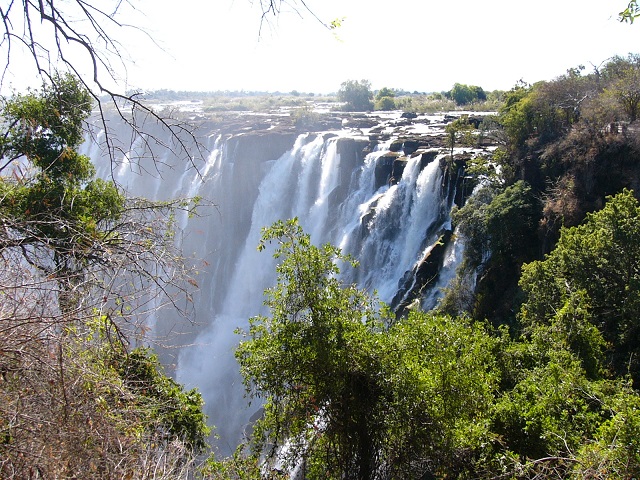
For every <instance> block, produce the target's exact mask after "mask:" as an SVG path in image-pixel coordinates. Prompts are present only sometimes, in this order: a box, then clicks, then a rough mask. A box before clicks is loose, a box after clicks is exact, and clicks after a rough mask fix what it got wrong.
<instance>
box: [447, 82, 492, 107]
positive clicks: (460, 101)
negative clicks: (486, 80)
mask: <svg viewBox="0 0 640 480" xmlns="http://www.w3.org/2000/svg"><path fill="white" fill-rule="evenodd" d="M448 96H449V98H451V99H452V100H453V101H454V102H456V105H468V104H469V103H473V102H476V101H484V100H486V99H487V95H486V93H485V92H484V90H483V89H482V88H481V87H477V86H475V85H465V84H462V83H456V84H454V85H453V88H451V90H450V91H449V92H448Z"/></svg>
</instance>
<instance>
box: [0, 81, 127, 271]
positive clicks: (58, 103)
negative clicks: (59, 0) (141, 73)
mask: <svg viewBox="0 0 640 480" xmlns="http://www.w3.org/2000/svg"><path fill="white" fill-rule="evenodd" d="M55 80H56V81H55V82H54V83H52V85H48V86H44V87H43V88H42V90H41V91H40V92H37V93H29V94H25V95H15V96H14V97H12V98H9V99H6V100H5V101H4V102H3V105H2V118H3V131H4V136H3V137H2V140H1V141H0V149H1V150H0V151H1V153H2V161H3V164H4V165H3V167H2V168H3V170H4V172H3V173H5V172H6V173H8V174H3V175H2V176H1V177H0V198H2V207H1V208H0V218H2V223H3V225H4V226H5V227H6V229H5V232H7V231H9V232H10V234H9V235H8V236H6V237H2V238H0V245H1V246H2V247H3V248H7V247H14V246H18V245H23V246H24V245H39V246H43V245H44V246H46V247H47V248H49V249H50V250H52V252H53V254H54V255H55V257H56V262H58V263H59V264H62V263H65V262H66V260H67V259H69V258H73V259H74V260H76V261H80V262H82V261H83V259H84V258H86V256H87V250H88V247H90V245H91V244H92V243H93V242H94V241H95V240H99V239H102V238H103V237H104V236H105V235H108V232H109V229H110V225H111V224H112V223H113V222H115V221H116V220H118V218H119V217H120V215H121V213H122V210H123V208H124V202H125V199H124V196H123V195H122V194H121V193H120V192H119V191H118V189H117V188H116V187H115V185H113V184H112V183H110V182H106V181H104V180H101V179H96V178H94V176H95V168H94V167H93V165H92V164H91V160H90V159H89V158H88V157H86V156H84V155H80V154H79V153H78V152H77V151H76V149H77V148H78V147H79V146H80V144H81V143H82V141H83V122H84V120H85V119H86V118H87V116H88V115H89V113H90V112H91V97H90V96H89V93H88V92H87V91H86V90H85V89H84V88H83V87H82V86H81V85H80V84H79V83H78V82H77V80H76V79H75V78H73V77H72V76H64V77H57V78H56V79H55ZM8 170H9V171H8ZM7 171H8V172H7ZM39 266H40V267H42V266H43V264H39Z"/></svg>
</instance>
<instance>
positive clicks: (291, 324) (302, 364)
mask: <svg viewBox="0 0 640 480" xmlns="http://www.w3.org/2000/svg"><path fill="white" fill-rule="evenodd" d="M271 241H276V242H277V243H278V247H277V250H276V252H275V256H276V258H280V259H281V260H282V261H281V263H280V264H279V265H278V267H277V270H278V285H277V286H276V287H275V288H273V289H271V290H269V291H268V299H267V301H266V304H267V305H268V306H269V308H270V310H271V314H272V316H271V317H257V318H254V319H252V320H251V327H250V330H249V332H248V334H247V335H248V336H249V340H247V341H244V342H242V343H241V344H240V346H239V347H238V350H237V353H236V356H237V358H238V360H239V363H240V368H241V372H242V375H243V377H244V378H245V382H246V385H247V388H248V389H249V390H250V391H251V392H253V394H254V395H258V396H261V397H263V398H264V399H265V401H266V403H265V417H264V420H263V421H262V422H261V424H260V426H259V428H258V433H257V435H256V440H257V441H258V444H257V448H258V450H260V451H263V450H264V451H265V453H267V454H268V458H270V459H271V462H275V461H276V460H277V459H278V455H280V456H281V457H282V456H285V457H286V458H282V459H280V461H284V463H285V464H287V465H289V467H292V466H293V465H295V464H296V463H297V462H299V461H300V460H301V459H304V462H305V464H306V467H305V468H307V469H308V470H310V471H312V472H314V473H315V475H317V476H318V477H320V476H323V475H329V476H330V475H332V474H331V473H330V472H342V473H343V474H344V475H347V476H348V478H361V479H365V478H371V477H372V475H373V472H374V471H375V459H376V457H377V451H378V449H379V445H380V442H381V441H382V437H381V431H380V428H379V422H380V418H379V415H378V412H379V409H378V406H379V404H380V403H381V402H382V400H383V399H382V391H383V390H382V385H381V382H382V381H383V376H382V375H381V373H382V372H381V365H380V359H379V358H378V357H377V351H376V344H375V341H374V340H375V338H374V336H373V335H369V334H368V332H369V330H370V329H372V328H374V329H375V328H379V327H376V325H377V318H376V314H375V311H374V310H373V300H372V299H370V298H369V297H367V296H366V295H365V294H364V293H363V292H360V291H359V290H357V289H356V288H355V287H353V286H346V287H344V286H343V285H342V284H341V283H340V282H339V280H338V279H337V278H336V274H337V273H338V268H337V266H336V264H335V263H334V260H340V259H343V258H342V257H341V255H340V253H339V251H338V250H337V249H336V248H335V247H332V246H330V245H325V246H323V247H314V246H313V245H311V243H310V238H309V236H308V235H306V234H303V232H302V230H301V227H300V226H299V225H298V224H297V222H296V221H295V220H291V221H288V222H286V223H285V222H277V223H276V224H274V225H273V226H272V227H271V228H269V229H267V230H265V232H264V234H263V240H262V242H261V244H260V249H264V248H266V245H267V244H268V243H269V242H271ZM343 260H344V259H343ZM287 442H289V447H288V449H287V451H286V452H285V451H278V448H280V447H283V446H284V445H285V443H287ZM270 444H271V445H273V447H272V448H269V447H268V445H270ZM323 472H324V474H323ZM336 475H337V476H339V475H338V474H337V473H336ZM325 478H326V477H325Z"/></svg>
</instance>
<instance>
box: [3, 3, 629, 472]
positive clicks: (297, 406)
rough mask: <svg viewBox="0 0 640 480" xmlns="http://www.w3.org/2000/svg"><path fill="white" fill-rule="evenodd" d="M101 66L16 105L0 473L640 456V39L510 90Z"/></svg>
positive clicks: (19, 97) (580, 468) (560, 461)
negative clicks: (260, 84) (219, 85)
mask: <svg viewBox="0 0 640 480" xmlns="http://www.w3.org/2000/svg"><path fill="white" fill-rule="evenodd" d="M293 3H294V4H296V5H297V4H298V3H297V2H293ZM79 4H80V5H84V3H83V2H80V3H79ZM287 4H288V3H287ZM265 5H268V8H267V10H266V11H264V8H265ZM45 6H49V7H51V8H54V7H53V2H45V4H42V3H41V4H40V6H39V7H37V8H40V10H38V9H37V8H36V6H35V5H31V4H30V3H29V4H27V3H25V9H26V10H25V11H26V12H31V11H32V10H30V9H34V8H36V10H37V11H38V12H40V13H42V14H43V15H42V21H43V22H50V21H54V24H56V23H55V21H59V20H57V19H58V18H59V17H57V16H56V15H57V13H56V15H53V16H47V15H45V13H46V12H45V10H43V9H44V8H45ZM262 8H263V14H264V15H266V14H267V13H268V14H276V13H278V12H279V10H276V11H272V9H273V8H275V7H274V3H273V2H272V3H269V4H262ZM47 11H48V10H47ZM89 11H93V10H89ZM55 12H57V10H55V9H54V13H55ZM32 13H33V12H32ZM619 15H620V21H626V22H629V23H633V20H634V19H635V18H637V17H638V16H640V7H638V6H637V5H636V3H635V2H631V3H630V4H629V5H628V8H627V10H624V11H623V12H621V13H620V14H619ZM9 18H10V17H9V16H8V15H7V16H6V18H5V22H6V23H5V27H6V28H7V29H10V28H11V25H12V24H11V22H9V20H8V19H9ZM83 18H84V17H83ZM87 18H89V19H91V18H94V17H92V16H91V15H89V17H87ZM107 18H111V17H109V16H108V15H107ZM342 21H343V20H342V19H340V18H338V19H336V20H334V21H333V22H331V23H329V24H328V25H324V27H326V28H327V30H328V31H329V32H330V33H331V34H333V35H334V36H336V37H339V33H340V25H341V24H342ZM194 22H195V19H194ZM57 25H58V28H59V29H60V30H58V32H59V33H58V35H61V37H57V38H58V40H59V41H60V40H61V38H65V39H67V40H68V41H70V42H72V41H74V40H73V39H75V41H76V43H77V42H80V43H82V42H83V41H84V42H88V40H87V38H88V37H86V36H83V35H77V36H74V35H72V34H71V33H70V31H68V30H65V28H66V27H65V25H66V23H65V22H61V23H57ZM8 31H9V30H8ZM100 31H101V30H99V29H98V32H100ZM62 32H66V36H65V35H63V34H62ZM10 38H14V37H11V36H10ZM15 38H18V37H15ZM20 38H22V42H23V43H24V42H27V44H28V45H32V51H33V52H36V51H37V52H40V53H41V51H40V50H39V49H38V48H37V42H35V40H31V41H28V38H29V36H27V37H20ZM25 38H26V40H25ZM101 38H102V37H101ZM69 39H72V40H69ZM103 40H104V38H103ZM337 40H340V39H339V38H338V39H337ZM30 42H31V43H30ZM109 45H111V47H113V48H115V44H114V45H112V44H109ZM58 48H60V47H58ZM35 58H36V59H37V60H38V61H41V59H42V58H43V57H42V56H41V55H40V54H35ZM91 58H92V60H93V62H92V63H94V64H95V65H98V64H100V65H106V64H108V62H104V63H101V62H99V61H98V60H100V59H102V57H99V56H95V57H91ZM39 68H40V67H39ZM96 68H97V67H96ZM256 73H257V72H256ZM40 74H42V71H40ZM86 78H87V77H86V74H84V76H83V74H82V73H81V71H80V70H74V69H71V71H70V72H66V73H65V72H51V73H48V74H46V75H45V76H44V81H43V85H42V87H41V88H40V89H33V88H27V89H25V90H23V91H17V90H16V91H14V92H13V93H10V94H3V95H2V102H1V103H0V112H1V115H0V118H1V123H2V135H1V136H0V152H1V153H2V155H1V158H0V202H1V203H0V226H1V229H0V260H1V261H2V269H0V293H1V296H0V478H2V479H5V478H6V479H8V480H13V479H45V478H47V479H49V478H50V479H78V478H96V479H127V480H128V479H158V480H159V479H185V480H187V479H203V480H205V479H206V480H214V479H216V480H220V479H249V480H258V479H284V478H287V479H296V480H302V479H336V480H337V479H354V480H356V479H357V480H370V479H371V480H373V479H377V480H384V479H389V480H391V479H435V478H457V479H477V478H482V479H500V478H505V479H506V478H509V479H537V478H558V479H560V478H572V479H586V478H590V479H605V478H606V479H610V478H621V479H622V478H624V479H630V478H637V477H638V476H639V475H640V434H639V433H638V432H640V394H639V390H638V389H639V388H640V342H639V339H638V338H639V337H638V336H639V335H640V320H639V318H640V317H639V315H638V312H639V311H640V203H639V198H640V195H639V193H638V192H640V124H639V123H638V118H639V116H640V55H638V54H628V55H626V56H613V57H610V58H608V59H607V60H605V61H603V62H602V63H599V64H597V65H596V64H591V66H590V67H589V66H584V65H579V66H577V67H570V68H568V69H567V70H566V71H565V72H564V73H562V72H559V74H558V75H557V76H556V77H554V78H553V79H550V80H542V81H538V82H535V83H527V82H525V81H524V80H519V81H517V82H516V83H515V84H514V85H513V86H512V87H511V88H509V89H504V90H485V89H483V88H482V87H480V86H478V85H474V84H467V83H460V82H456V83H453V85H452V86H451V88H450V89H448V90H442V91H431V92H420V91H417V90H415V91H413V90H412V91H408V90H404V89H400V88H391V87H382V86H377V88H373V85H372V83H371V82H370V81H368V80H345V81H344V82H343V83H342V84H340V85H339V87H338V86H336V88H337V90H336V91H335V92H333V93H329V94H315V93H311V92H307V93H305V92H302V91H297V90H294V91H290V92H288V93H282V92H266V91H244V90H242V91H241V90H238V91H230V90H224V91H209V92H199V91H174V90H169V89H161V90H148V91H144V92H143V91H139V92H138V91H134V93H127V94H120V93H114V91H111V90H109V88H110V87H105V86H100V89H101V90H100V92H101V94H100V95H99V94H97V93H96V92H95V91H94V90H92V89H91V87H90V83H91V82H89V81H87V80H86ZM93 81H95V82H97V80H96V79H94V80H93ZM0 86H1V84H0Z"/></svg>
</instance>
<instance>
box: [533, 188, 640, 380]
mask: <svg viewBox="0 0 640 480" xmlns="http://www.w3.org/2000/svg"><path fill="white" fill-rule="evenodd" d="M639 238H640V206H639V205H638V201H637V200H636V199H635V197H634V196H633V194H632V192H631V191H629V190H625V191H623V192H622V193H620V194H618V195H616V196H614V197H608V201H607V203H606V205H605V206H604V208H603V209H602V210H600V211H597V212H595V213H592V214H589V215H588V216H587V219H586V221H585V222H584V223H583V224H582V225H579V226H577V227H572V228H567V229H563V230H562V231H561V235H560V240H559V241H558V244H557V246H556V248H555V249H554V250H553V251H552V252H551V253H550V254H549V255H548V256H547V257H546V258H545V260H543V261H536V262H533V263H530V264H528V265H526V266H525V267H524V268H523V274H522V280H521V284H522V287H523V289H524V290H525V292H526V293H527V300H526V302H525V303H524V305H523V308H522V312H521V315H522V319H523V321H524V322H525V323H526V324H532V323H547V322H549V321H550V320H551V319H553V318H555V316H556V315H557V313H556V312H558V311H561V309H562V308H565V306H566V305H567V302H572V301H574V300H573V299H575V298H576V295H580V297H581V298H582V300H581V301H580V305H582V308H583V309H584V310H585V312H586V313H585V315H586V316H587V318H588V319H589V321H590V322H591V324H593V325H594V326H596V327H597V328H598V329H599V330H600V331H601V334H602V336H603V337H604V339H605V341H606V342H607V344H608V345H609V348H608V357H609V362H610V365H611V367H612V368H613V371H614V372H615V373H616V374H617V375H624V374H626V373H630V374H631V376H632V377H633V379H634V382H635V383H636V384H637V382H638V381H640V367H639V365H640V363H639V361H638V354H639V353H640V351H639V350H638V344H637V341H636V339H637V337H638V334H639V333H640V332H639V329H640V323H639V322H638V319H637V315H636V312H637V311H638V308H640V243H639V242H638V239H639Z"/></svg>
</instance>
